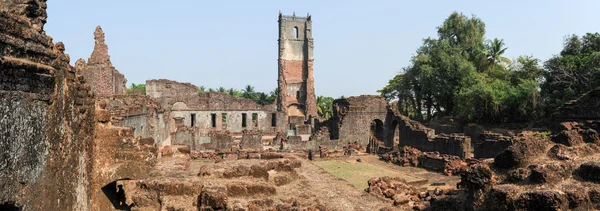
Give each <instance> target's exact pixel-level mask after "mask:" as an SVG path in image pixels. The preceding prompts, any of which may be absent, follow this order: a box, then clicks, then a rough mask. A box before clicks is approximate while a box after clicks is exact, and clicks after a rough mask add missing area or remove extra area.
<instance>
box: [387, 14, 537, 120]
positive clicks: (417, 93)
mask: <svg viewBox="0 0 600 211" xmlns="http://www.w3.org/2000/svg"><path fill="white" fill-rule="evenodd" d="M437 29H438V36H437V37H436V38H431V37H429V38H426V39H424V40H423V44H422V45H421V47H419V48H418V49H417V51H416V53H415V55H414V56H413V57H412V58H411V60H410V64H409V66H407V67H404V68H403V70H402V72H401V73H399V74H397V75H396V76H395V77H394V78H392V79H391V80H390V81H389V82H388V84H387V85H386V86H385V87H383V89H381V90H378V92H379V93H381V95H382V96H383V97H384V98H386V99H387V100H394V99H396V100H398V109H399V111H400V112H401V113H402V114H404V115H407V116H410V117H411V118H414V119H419V120H430V119H432V118H434V117H436V116H454V117H456V118H458V119H460V120H463V121H465V122H488V123H504V122H523V121H528V120H530V119H535V118H537V117H538V116H539V115H540V113H539V111H538V107H539V106H540V101H541V100H540V92H539V89H540V81H541V77H542V68H541V67H540V65H539V62H540V61H539V60H538V59H536V58H533V57H531V56H521V57H519V58H518V59H517V60H516V62H514V63H513V62H512V61H510V59H508V58H506V57H504V56H503V54H504V52H505V51H506V49H507V47H505V45H506V44H505V43H504V41H503V40H502V39H498V38H494V39H492V40H486V39H485V23H484V22H483V21H482V20H480V19H479V18H477V17H474V16H473V17H467V16H465V15H463V14H461V13H457V12H454V13H452V14H451V15H450V16H449V17H448V18H447V19H446V20H445V21H444V22H443V23H442V25H440V26H439V27H438V28H437Z"/></svg>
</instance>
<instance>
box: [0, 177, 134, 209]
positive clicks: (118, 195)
mask: <svg viewBox="0 0 600 211" xmlns="http://www.w3.org/2000/svg"><path fill="white" fill-rule="evenodd" d="M121 180H130V179H120V180H116V181H113V182H111V183H108V184H107V185H105V186H104V187H102V192H104V195H106V198H108V200H109V201H110V203H112V205H113V207H114V208H115V209H117V210H131V207H133V206H134V204H133V203H132V204H127V200H126V199H127V197H126V195H125V189H124V188H123V185H122V184H118V181H121ZM0 210H3V209H0Z"/></svg>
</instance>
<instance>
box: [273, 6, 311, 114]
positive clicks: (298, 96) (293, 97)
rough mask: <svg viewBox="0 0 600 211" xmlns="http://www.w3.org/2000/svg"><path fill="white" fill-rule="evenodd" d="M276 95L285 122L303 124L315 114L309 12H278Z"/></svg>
mask: <svg viewBox="0 0 600 211" xmlns="http://www.w3.org/2000/svg"><path fill="white" fill-rule="evenodd" d="M278 41H279V60H278V63H279V78H278V87H279V97H278V99H277V108H278V109H279V110H280V111H282V112H283V113H284V114H286V123H288V124H290V125H298V124H303V123H304V121H305V120H308V118H309V117H311V116H312V117H316V116H317V104H316V97H315V87H314V84H315V83H314V78H313V61H314V58H313V37H312V21H311V17H310V15H307V16H306V17H296V13H294V15H292V16H287V15H282V14H281V12H280V13H279V40H278Z"/></svg>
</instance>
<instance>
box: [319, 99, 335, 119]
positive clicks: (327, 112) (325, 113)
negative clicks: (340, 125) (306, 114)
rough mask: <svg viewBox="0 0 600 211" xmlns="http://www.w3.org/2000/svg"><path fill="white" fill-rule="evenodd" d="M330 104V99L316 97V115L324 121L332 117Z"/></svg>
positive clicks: (331, 102)
mask: <svg viewBox="0 0 600 211" xmlns="http://www.w3.org/2000/svg"><path fill="white" fill-rule="evenodd" d="M332 104H333V98H332V97H325V96H317V113H319V116H320V117H323V118H325V119H329V118H331V117H332V116H333V109H332V108H331V106H332Z"/></svg>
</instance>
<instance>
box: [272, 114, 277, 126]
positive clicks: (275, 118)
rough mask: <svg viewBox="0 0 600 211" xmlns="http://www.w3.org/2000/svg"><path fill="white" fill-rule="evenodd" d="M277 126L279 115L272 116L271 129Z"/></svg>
mask: <svg viewBox="0 0 600 211" xmlns="http://www.w3.org/2000/svg"><path fill="white" fill-rule="evenodd" d="M275 126H277V113H272V114H271V127H275Z"/></svg>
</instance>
